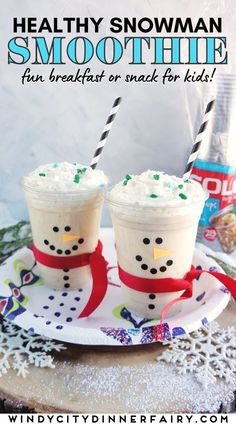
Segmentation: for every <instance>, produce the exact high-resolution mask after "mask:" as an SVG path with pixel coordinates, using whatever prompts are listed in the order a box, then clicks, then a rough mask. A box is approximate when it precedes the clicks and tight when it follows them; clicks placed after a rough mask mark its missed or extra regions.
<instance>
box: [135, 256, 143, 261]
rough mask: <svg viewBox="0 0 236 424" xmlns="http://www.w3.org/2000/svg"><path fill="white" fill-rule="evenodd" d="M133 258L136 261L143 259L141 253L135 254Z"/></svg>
mask: <svg viewBox="0 0 236 424" xmlns="http://www.w3.org/2000/svg"><path fill="white" fill-rule="evenodd" d="M135 259H136V261H138V262H140V261H142V260H143V258H142V256H141V255H137V256H135Z"/></svg>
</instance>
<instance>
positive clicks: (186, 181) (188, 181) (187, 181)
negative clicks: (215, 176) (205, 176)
mask: <svg viewBox="0 0 236 424" xmlns="http://www.w3.org/2000/svg"><path fill="white" fill-rule="evenodd" d="M184 182H185V183H187V184H192V181H191V180H185V181H184Z"/></svg>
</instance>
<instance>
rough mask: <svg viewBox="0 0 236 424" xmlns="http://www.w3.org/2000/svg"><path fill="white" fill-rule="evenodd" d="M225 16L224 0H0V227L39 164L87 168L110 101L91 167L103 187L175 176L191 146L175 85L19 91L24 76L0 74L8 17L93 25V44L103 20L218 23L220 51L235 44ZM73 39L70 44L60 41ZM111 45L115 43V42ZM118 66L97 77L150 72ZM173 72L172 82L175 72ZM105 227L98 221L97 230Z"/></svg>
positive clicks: (19, 213) (230, 5) (97, 66)
mask: <svg viewBox="0 0 236 424" xmlns="http://www.w3.org/2000/svg"><path fill="white" fill-rule="evenodd" d="M235 11H236V6H235V2H234V1H233V0H232V1H231V0H227V1H222V0H215V1H210V0H209V1H201V2H199V1H198V0H179V1H176V0H168V1H166V0H162V1H161V0H158V1H157V0H126V1H123V0H119V1H114V0H99V1H98V0H97V1H96V0H87V1H85V0H70V1H69V0H67V1H65V0H40V1H39V0H28V1H27V0H21V1H18V0H7V1H3V0H1V13H0V33H1V44H0V46H1V47H0V52H1V54H0V75H1V78H0V129H1V139H0V140H1V141H0V181H1V193H0V226H2V225H5V224H8V223H11V222H13V221H14V220H17V219H20V218H25V217H26V216H27V213H26V207H25V203H24V199H23V193H22V189H21V186H20V179H21V177H22V176H23V175H24V174H26V173H27V172H29V171H30V170H32V169H33V168H35V167H36V166H38V165H39V164H41V163H46V162H56V161H63V160H67V161H75V160H77V161H81V162H83V163H85V164H88V163H89V162H90V159H91V157H92V155H93V151H94V149H95V146H96V143H97V141H98V139H99V137H100V133H101V131H102V128H103V125H104V123H105V120H106V117H107V114H108V112H109V109H110V107H111V105H112V103H113V100H114V98H115V97H116V96H122V97H123V103H122V106H121V108H120V111H119V115H118V116H117V119H116V121H115V124H114V127H113V129H112V132H111V134H110V137H109V142H108V143H107V145H106V148H105V150H104V154H103V157H102V160H101V162H100V164H99V165H100V167H101V168H103V169H104V171H105V172H106V174H107V175H108V176H109V178H110V181H111V183H114V182H117V181H118V180H119V179H121V178H123V176H124V175H126V174H127V173H138V172H141V171H143V170H145V169H147V168H155V169H160V170H164V171H166V172H170V173H174V174H177V175H181V174H182V172H183V170H184V164H185V162H186V159H187V156H188V154H189V151H190V149H191V143H192V133H191V130H190V127H189V121H188V113H187V107H186V101H185V88H186V87H184V86H183V84H176V85H170V86H168V87H163V86H162V85H161V84H160V85H159V84H157V85H155V84H151V85H149V84H132V85H127V84H124V83H119V84H118V83H117V84H115V85H112V84H108V83H104V84H96V85H85V86H81V85H80V84H72V83H71V84H65V85H63V84H58V85H50V84H49V83H47V84H43V85H40V84H35V85H34V84H29V85H25V86H22V85H21V82H20V76H21V74H22V73H23V71H24V69H25V66H17V65H8V64H7V43H8V40H9V39H10V38H12V37H13V32H12V18H13V16H18V17H22V16H33V17H34V16H36V17H38V19H39V20H40V18H43V17H45V16H46V17H48V18H50V17H54V16H55V17H60V16H61V17H63V16H78V17H79V16H80V17H90V16H93V17H96V18H98V17H100V16H102V17H104V24H103V26H102V27H101V32H100V33H99V34H97V35H94V34H92V33H91V34H87V36H88V38H91V39H93V40H96V39H97V40H98V39H100V38H102V37H104V36H106V35H108V34H107V33H108V28H107V26H106V24H105V22H109V18H111V17H112V16H119V17H123V16H128V17H132V16H136V17H140V18H141V17H144V16H147V17H154V16H157V17H162V16H164V17H170V16H174V17H177V16H180V17H182V18H184V17H187V16H191V17H192V18H193V20H195V21H196V20H197V18H198V17H201V16H204V17H205V18H207V16H213V17H223V34H224V35H226V36H228V45H230V44H231V45H233V44H236V37H234V36H235V35H236V34H235V32H236V31H235V21H236V20H235ZM19 35H20V34H19ZM42 35H45V34H42ZM81 35H82V36H83V35H85V34H83V33H82V34H81ZM148 35H150V34H148ZM151 35H153V36H154V35H155V34H151ZM156 35H157V36H158V35H159V36H160V34H156ZM175 35H176V34H175ZM202 35H203V36H204V34H202ZM46 36H47V35H46ZM73 36H75V35H74V34H70V35H68V38H69V39H70V38H73ZM117 38H120V39H122V38H123V34H119V35H117ZM127 63H128V59H127V57H124V59H123V60H121V61H120V62H118V64H117V65H114V66H112V69H111V67H106V66H105V70H107V71H108V72H114V73H115V72H117V73H123V74H125V73H128V72H139V73H142V72H144V71H145V73H148V72H152V71H153V68H154V65H149V64H147V65H146V66H140V67H139V66H131V65H128V64H127ZM88 66H90V67H91V68H92V71H93V72H94V73H96V72H101V70H102V69H103V68H104V66H103V65H102V64H101V63H99V62H98V60H96V59H95V60H93V62H91V63H89V64H88ZM85 67H86V65H85V66H84V68H85ZM49 68H50V66H44V70H43V72H44V73H47V72H49ZM108 68H109V69H108ZM164 68H166V66H165V65H163V66H162V67H158V70H160V72H163V69H164ZM177 68H178V69H177V72H180V67H177ZM31 69H32V70H33V71H34V73H37V72H41V70H42V66H41V67H40V66H38V67H37V66H35V65H33V66H31ZM76 69H77V66H76V65H65V66H63V65H62V66H59V67H57V71H58V72H59V71H60V72H61V73H71V72H73V73H75V71H76ZM172 69H173V70H174V67H173V66H172ZM182 69H183V67H182ZM189 89H191V90H193V95H192V97H191V98H192V100H191V101H192V105H191V106H193V107H194V105H197V104H198V102H199V99H198V97H197V96H195V95H194V93H195V91H194V89H195V87H193V86H192V87H189ZM191 118H193V117H191ZM109 222H110V221H109V218H108V214H107V213H106V214H105V216H104V218H103V224H104V225H107V224H109Z"/></svg>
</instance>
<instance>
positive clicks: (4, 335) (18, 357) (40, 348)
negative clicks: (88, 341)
mask: <svg viewBox="0 0 236 424" xmlns="http://www.w3.org/2000/svg"><path fill="white" fill-rule="evenodd" d="M63 349H66V347H65V346H63V345H62V344H59V343H56V342H55V341H53V340H51V339H48V338H44V337H41V336H38V335H35V334H31V333H28V332H27V331H25V330H22V329H20V328H18V327H16V326H15V325H14V324H12V323H11V322H10V321H6V320H3V322H2V323H1V324H0V377H1V376H2V375H3V374H6V373H7V370H8V369H10V368H11V367H12V368H13V369H14V370H16V371H17V375H18V376H22V377H24V378H25V377H26V375H27V374H28V373H29V371H28V366H29V365H30V364H31V365H34V366H35V367H41V368H44V367H49V368H55V365H54V364H53V358H52V357H51V356H50V355H47V353H46V352H51V351H52V350H56V351H57V352H59V351H60V350H63Z"/></svg>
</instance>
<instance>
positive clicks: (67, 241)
mask: <svg viewBox="0 0 236 424" xmlns="http://www.w3.org/2000/svg"><path fill="white" fill-rule="evenodd" d="M84 241H85V240H84V238H83V237H81V236H80V235H79V234H77V233H75V232H73V231H72V228H71V227H70V226H69V225H66V226H65V227H64V228H61V229H60V228H59V227H57V226H53V227H52V228H51V237H50V236H49V237H48V238H45V239H44V240H43V244H44V246H45V249H44V250H45V251H47V250H48V251H51V252H53V254H54V255H55V254H56V255H67V256H69V255H72V254H76V252H77V251H78V250H80V248H81V246H82V245H83V244H84Z"/></svg>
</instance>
